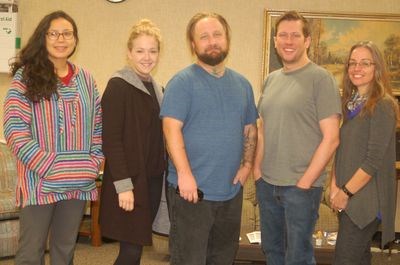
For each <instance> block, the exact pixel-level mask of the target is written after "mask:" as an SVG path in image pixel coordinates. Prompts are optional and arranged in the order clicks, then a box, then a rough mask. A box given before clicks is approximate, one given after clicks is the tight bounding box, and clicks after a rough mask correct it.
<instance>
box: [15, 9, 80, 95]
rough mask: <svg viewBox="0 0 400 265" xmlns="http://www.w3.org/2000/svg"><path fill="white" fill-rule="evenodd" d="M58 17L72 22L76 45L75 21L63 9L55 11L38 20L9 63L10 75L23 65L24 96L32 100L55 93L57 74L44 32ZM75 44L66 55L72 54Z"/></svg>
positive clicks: (76, 31)
mask: <svg viewBox="0 0 400 265" xmlns="http://www.w3.org/2000/svg"><path fill="white" fill-rule="evenodd" d="M58 18H63V19H65V20H67V21H68V22H70V23H71V24H72V27H73V30H74V37H75V41H76V45H77V44H78V28H77V26H76V23H75V21H74V20H73V19H72V18H71V17H70V16H69V15H68V14H66V13H65V12H64V11H61V10H59V11H55V12H52V13H50V14H48V15H47V16H45V17H44V18H43V19H42V20H41V21H40V22H39V24H38V26H37V27H36V29H35V31H34V32H33V34H32V36H31V37H30V38H29V41H28V43H27V44H26V45H25V46H24V48H22V50H21V51H20V52H19V53H18V55H17V56H16V58H15V61H14V62H13V63H12V64H11V74H12V75H15V73H16V72H17V71H18V69H20V68H21V67H24V70H23V74H22V81H23V82H24V83H25V84H26V87H27V91H26V93H25V96H26V97H27V98H28V99H29V100H31V101H33V102H37V101H39V100H41V99H43V98H45V99H47V100H48V99H50V97H51V96H52V95H53V94H54V93H57V75H56V73H55V71H54V64H53V63H52V62H51V61H50V59H49V54H48V51H47V48H46V34H47V31H48V30H49V28H50V25H51V22H52V21H53V20H55V19H58ZM76 45H75V48H74V50H73V51H72V52H71V54H70V55H69V56H68V57H71V56H72V54H74V52H75V49H76Z"/></svg>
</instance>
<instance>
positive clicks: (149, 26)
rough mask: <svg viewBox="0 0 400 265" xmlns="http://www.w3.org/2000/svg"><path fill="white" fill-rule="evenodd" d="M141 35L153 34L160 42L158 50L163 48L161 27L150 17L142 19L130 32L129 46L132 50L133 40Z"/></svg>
mask: <svg viewBox="0 0 400 265" xmlns="http://www.w3.org/2000/svg"><path fill="white" fill-rule="evenodd" d="M141 35H147V36H152V37H154V38H155V39H156V41H157V43H158V50H159V51H160V48H161V33H160V29H159V28H158V27H157V26H156V25H155V24H154V23H153V22H151V20H149V19H141V20H139V21H138V22H137V23H136V24H135V25H133V27H132V29H131V33H130V34H129V38H128V42H127V47H128V49H129V50H132V46H133V41H134V40H135V39H136V38H138V37H139V36H141Z"/></svg>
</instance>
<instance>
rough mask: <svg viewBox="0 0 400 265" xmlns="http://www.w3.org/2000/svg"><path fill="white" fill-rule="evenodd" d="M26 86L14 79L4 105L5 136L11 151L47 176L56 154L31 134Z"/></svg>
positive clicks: (30, 116)
mask: <svg viewBox="0 0 400 265" xmlns="http://www.w3.org/2000/svg"><path fill="white" fill-rule="evenodd" d="M23 88H24V84H22V83H21V82H20V81H19V80H16V79H14V80H13V81H12V83H11V88H10V89H9V91H8V93H7V96H6V99H5V103H4V126H3V127H4V136H5V138H6V140H7V144H8V145H9V147H10V148H11V151H12V152H13V153H14V154H15V155H16V156H17V158H18V159H19V160H20V161H21V162H22V163H23V164H24V165H25V166H26V167H28V168H29V169H30V170H32V171H34V172H36V173H37V174H38V175H39V176H40V177H43V176H45V175H46V173H47V172H48V170H49V169H50V167H51V166H52V164H53V162H54V160H55V158H56V154H55V153H54V152H46V151H44V150H42V149H41V148H40V147H39V144H38V142H37V141H36V140H33V137H32V132H31V126H30V124H31V122H32V121H31V119H32V108H31V104H30V102H29V101H28V99H27V98H26V97H25V96H24V95H23V91H24V89H23Z"/></svg>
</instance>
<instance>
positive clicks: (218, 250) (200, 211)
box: [167, 186, 243, 265]
mask: <svg viewBox="0 0 400 265" xmlns="http://www.w3.org/2000/svg"><path fill="white" fill-rule="evenodd" d="M167 196H168V201H169V213H170V221H171V230H170V237H169V246H170V254H171V259H170V262H171V265H232V263H233V261H234V259H235V255H236V251H237V249H238V246H239V236H240V221H241V213H242V198H243V189H241V190H240V192H239V193H238V194H237V195H236V196H235V197H234V198H232V199H231V200H228V201H221V202H219V201H207V200H204V201H200V202H198V203H196V204H194V203H191V202H188V201H186V200H184V199H183V198H181V197H180V196H179V195H178V194H176V193H175V188H174V187H171V186H170V187H168V192H167Z"/></svg>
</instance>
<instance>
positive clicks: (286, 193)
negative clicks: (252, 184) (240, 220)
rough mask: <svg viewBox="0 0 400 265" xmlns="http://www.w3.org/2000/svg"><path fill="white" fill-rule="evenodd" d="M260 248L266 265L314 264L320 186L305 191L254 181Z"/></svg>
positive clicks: (293, 187) (294, 187) (320, 193)
mask: <svg viewBox="0 0 400 265" xmlns="http://www.w3.org/2000/svg"><path fill="white" fill-rule="evenodd" d="M256 194H257V200H258V203H259V206H260V227H261V247H262V250H263V252H264V254H265V257H266V262H267V264H268V265H309V264H316V262H315V258H314V249H313V245H312V234H313V232H314V227H315V223H316V221H317V219H318V210H319V204H320V200H321V195H322V187H312V188H310V189H308V190H303V189H300V188H298V187H296V186H274V185H271V184H269V183H267V182H265V181H264V180H263V179H259V180H257V181H256Z"/></svg>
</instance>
